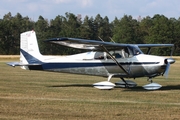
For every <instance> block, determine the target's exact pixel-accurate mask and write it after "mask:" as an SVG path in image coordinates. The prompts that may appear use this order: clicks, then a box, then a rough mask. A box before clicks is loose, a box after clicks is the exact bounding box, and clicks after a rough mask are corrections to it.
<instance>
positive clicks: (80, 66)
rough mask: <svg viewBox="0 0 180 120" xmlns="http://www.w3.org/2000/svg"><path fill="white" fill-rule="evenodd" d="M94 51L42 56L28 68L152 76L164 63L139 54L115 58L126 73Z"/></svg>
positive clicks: (89, 73)
mask: <svg viewBox="0 0 180 120" xmlns="http://www.w3.org/2000/svg"><path fill="white" fill-rule="evenodd" d="M96 54H97V53H96V52H87V53H81V54H76V55H70V56H43V59H41V61H42V64H41V65H39V66H29V67H28V68H29V69H30V70H44V71H53V72H64V73H74V74H86V75H97V76H109V75H110V74H113V75H114V76H117V77H128V78H131V77H132V78H136V77H144V76H147V77H154V76H158V75H161V74H163V73H164V71H165V68H166V64H165V63H164V61H165V59H166V58H164V57H159V56H153V55H145V54H139V55H135V56H132V57H127V58H116V60H117V61H118V63H119V64H121V65H122V67H123V68H124V69H125V70H126V71H127V72H128V73H129V74H128V75H127V74H126V73H125V72H124V71H123V70H122V69H121V68H120V67H119V66H117V65H116V63H115V62H114V61H113V60H112V59H109V58H108V57H105V56H106V55H105V56H103V58H96V57H95V55H96Z"/></svg>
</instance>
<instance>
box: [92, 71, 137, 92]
mask: <svg viewBox="0 0 180 120" xmlns="http://www.w3.org/2000/svg"><path fill="white" fill-rule="evenodd" d="M112 77H113V74H111V75H109V77H108V81H102V82H98V83H94V84H93V86H94V87H95V88H98V89H105V90H107V89H108V90H109V89H113V88H114V87H115V86H116V87H123V88H125V87H126V88H128V87H136V86H137V84H136V83H135V82H134V81H131V80H124V78H121V81H119V82H116V83H115V84H114V83H111V82H110V80H111V78H112Z"/></svg>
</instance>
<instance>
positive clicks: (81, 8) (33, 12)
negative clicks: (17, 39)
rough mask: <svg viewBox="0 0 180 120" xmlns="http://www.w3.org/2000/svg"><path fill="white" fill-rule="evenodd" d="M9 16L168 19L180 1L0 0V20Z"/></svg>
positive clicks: (179, 8)
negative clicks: (66, 14)
mask: <svg viewBox="0 0 180 120" xmlns="http://www.w3.org/2000/svg"><path fill="white" fill-rule="evenodd" d="M8 12H11V14H12V16H15V15H16V14H17V13H20V14H21V15H22V16H23V17H26V16H28V17H29V18H31V19H32V20H34V21H36V20H38V18H39V16H40V15H41V16H43V17H44V18H45V19H48V20H50V19H54V18H55V17H56V16H58V15H62V16H65V13H66V12H69V13H73V14H75V15H78V14H81V16H82V19H83V18H84V17H85V16H86V15H87V16H89V17H93V18H95V16H96V15H97V14H100V15H101V17H103V18H104V17H105V16H107V17H108V18H109V20H110V21H113V20H114V19H115V17H117V18H118V19H120V18H122V17H123V16H124V15H131V16H132V17H133V18H134V19H137V18H138V16H141V18H143V17H146V16H150V17H153V16H154V15H155V14H160V15H164V16H166V17H168V18H171V17H172V18H176V19H178V18H179V17H180V0H0V18H3V16H4V15H5V14H7V13H8Z"/></svg>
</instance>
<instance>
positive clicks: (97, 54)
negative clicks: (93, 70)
mask: <svg viewBox="0 0 180 120" xmlns="http://www.w3.org/2000/svg"><path fill="white" fill-rule="evenodd" d="M94 59H104V53H103V52H96V53H95V55H94Z"/></svg>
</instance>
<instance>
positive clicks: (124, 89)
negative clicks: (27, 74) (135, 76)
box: [47, 84, 180, 92]
mask: <svg viewBox="0 0 180 120" xmlns="http://www.w3.org/2000/svg"><path fill="white" fill-rule="evenodd" d="M47 87H62V88H63V87H93V85H92V84H63V85H52V86H47ZM118 89H123V91H141V92H142V91H144V92H148V91H147V90H145V89H143V87H142V86H136V87H132V88H120V87H115V90H118ZM159 90H160V91H166V90H180V85H169V86H162V87H161V88H160V89H159ZM150 91H152V90H150ZM156 91H157V90H156Z"/></svg>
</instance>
